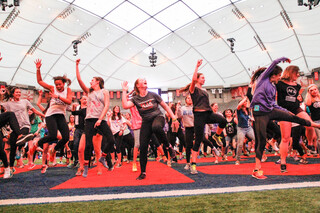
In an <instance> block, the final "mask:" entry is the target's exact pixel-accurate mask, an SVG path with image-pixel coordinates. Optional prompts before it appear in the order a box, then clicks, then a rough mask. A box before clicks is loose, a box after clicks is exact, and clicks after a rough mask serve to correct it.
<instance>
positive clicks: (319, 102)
mask: <svg viewBox="0 0 320 213" xmlns="http://www.w3.org/2000/svg"><path fill="white" fill-rule="evenodd" d="M305 103H306V105H307V106H308V107H309V110H310V114H311V119H312V120H313V121H314V122H315V123H318V124H320V93H319V89H318V87H317V85H315V84H311V85H309V87H308V93H307V95H306V100H305ZM315 130H316V134H317V147H318V152H320V130H319V129H315Z"/></svg>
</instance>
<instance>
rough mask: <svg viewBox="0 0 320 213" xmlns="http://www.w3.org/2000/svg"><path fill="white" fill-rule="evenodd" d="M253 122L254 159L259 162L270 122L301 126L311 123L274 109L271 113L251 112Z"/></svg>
mask: <svg viewBox="0 0 320 213" xmlns="http://www.w3.org/2000/svg"><path fill="white" fill-rule="evenodd" d="M253 116H254V119H255V122H254V136H255V139H256V141H255V150H256V158H258V159H259V160H261V158H262V154H263V150H264V148H265V146H266V138H267V125H268V123H269V121H270V120H277V121H289V122H294V123H298V124H301V125H303V126H311V122H310V121H308V120H305V119H303V118H300V117H298V116H296V115H293V114H290V113H289V112H287V111H284V110H280V109H276V108H274V109H273V110H272V111H271V112H255V111H253Z"/></svg>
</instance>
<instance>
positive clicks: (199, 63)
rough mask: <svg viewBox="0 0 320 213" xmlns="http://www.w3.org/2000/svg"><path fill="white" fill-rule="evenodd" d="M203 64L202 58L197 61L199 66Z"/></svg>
mask: <svg viewBox="0 0 320 213" xmlns="http://www.w3.org/2000/svg"><path fill="white" fill-rule="evenodd" d="M201 64H202V59H199V60H198V62H197V67H200V66H201Z"/></svg>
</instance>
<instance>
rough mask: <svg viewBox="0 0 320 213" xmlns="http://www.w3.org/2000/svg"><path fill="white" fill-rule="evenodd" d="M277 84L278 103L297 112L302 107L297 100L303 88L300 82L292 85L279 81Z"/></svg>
mask: <svg viewBox="0 0 320 213" xmlns="http://www.w3.org/2000/svg"><path fill="white" fill-rule="evenodd" d="M276 86H277V92H278V105H279V106H281V107H283V108H285V109H287V110H289V111H290V112H292V113H294V114H297V110H298V109H299V108H300V103H299V101H298V100H297V97H298V95H299V91H300V88H301V86H300V84H297V85H295V86H292V85H289V84H286V83H284V82H283V81H279V82H278V84H277V85H276Z"/></svg>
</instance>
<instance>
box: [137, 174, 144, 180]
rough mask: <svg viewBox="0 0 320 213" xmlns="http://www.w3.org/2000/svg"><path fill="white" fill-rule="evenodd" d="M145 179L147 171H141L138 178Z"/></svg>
mask: <svg viewBox="0 0 320 213" xmlns="http://www.w3.org/2000/svg"><path fill="white" fill-rule="evenodd" d="M143 179H146V173H141V174H140V175H139V177H137V179H136V180H143Z"/></svg>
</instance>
